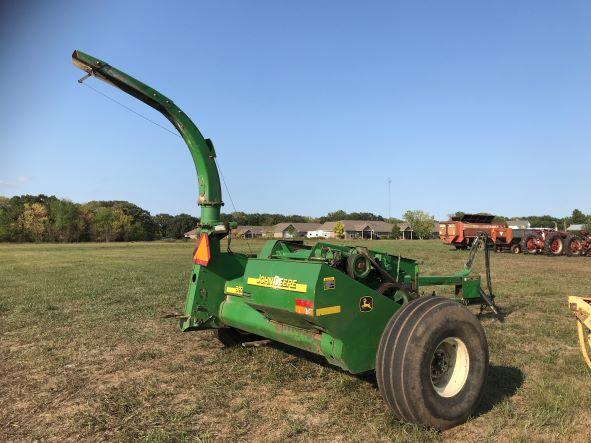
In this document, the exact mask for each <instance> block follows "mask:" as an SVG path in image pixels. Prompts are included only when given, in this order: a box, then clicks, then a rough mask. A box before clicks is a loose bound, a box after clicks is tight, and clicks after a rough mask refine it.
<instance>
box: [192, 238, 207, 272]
mask: <svg viewBox="0 0 591 443" xmlns="http://www.w3.org/2000/svg"><path fill="white" fill-rule="evenodd" d="M210 258H211V254H210V252H209V237H208V236H207V234H206V233H202V234H201V237H199V243H197V247H196V248H195V253H194V254H193V263H195V264H197V265H201V266H207V264H208V263H209V259H210Z"/></svg>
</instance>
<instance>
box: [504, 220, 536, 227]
mask: <svg viewBox="0 0 591 443" xmlns="http://www.w3.org/2000/svg"><path fill="white" fill-rule="evenodd" d="M507 227H508V228H511V229H530V228H531V223H530V222H529V220H520V219H516V220H507Z"/></svg>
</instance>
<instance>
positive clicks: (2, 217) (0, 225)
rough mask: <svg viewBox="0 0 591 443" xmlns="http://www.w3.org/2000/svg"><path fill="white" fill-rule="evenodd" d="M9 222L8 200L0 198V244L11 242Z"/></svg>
mask: <svg viewBox="0 0 591 443" xmlns="http://www.w3.org/2000/svg"><path fill="white" fill-rule="evenodd" d="M11 222H12V220H11V218H10V199H8V198H6V197H2V196H0V242H3V241H10V240H11V235H12V229H11V227H10V225H11Z"/></svg>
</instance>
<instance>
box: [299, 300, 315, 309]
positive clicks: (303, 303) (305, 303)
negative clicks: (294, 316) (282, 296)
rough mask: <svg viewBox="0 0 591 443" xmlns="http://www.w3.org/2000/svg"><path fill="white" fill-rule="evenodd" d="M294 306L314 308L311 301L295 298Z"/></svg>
mask: <svg viewBox="0 0 591 443" xmlns="http://www.w3.org/2000/svg"><path fill="white" fill-rule="evenodd" d="M295 304H296V306H304V307H305V308H311V307H312V306H314V304H313V303H312V300H304V299H302V298H296V299H295Z"/></svg>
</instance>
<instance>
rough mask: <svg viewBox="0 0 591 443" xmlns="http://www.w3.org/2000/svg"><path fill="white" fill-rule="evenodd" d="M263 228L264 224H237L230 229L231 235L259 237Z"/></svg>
mask: <svg viewBox="0 0 591 443" xmlns="http://www.w3.org/2000/svg"><path fill="white" fill-rule="evenodd" d="M265 229H266V227H265V226H238V227H237V228H236V229H234V230H232V235H233V236H234V237H240V238H261V237H262V236H263V232H264V231H265Z"/></svg>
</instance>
